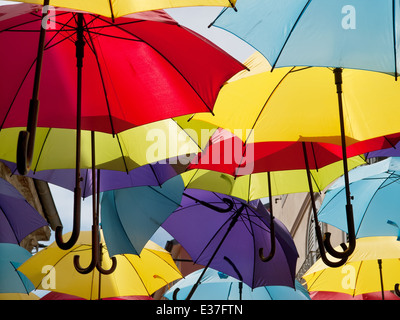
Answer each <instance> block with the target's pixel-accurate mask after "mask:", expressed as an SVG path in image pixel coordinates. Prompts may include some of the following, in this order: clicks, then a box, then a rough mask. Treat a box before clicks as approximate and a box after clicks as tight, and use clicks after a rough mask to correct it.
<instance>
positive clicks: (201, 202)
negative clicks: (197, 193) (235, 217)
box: [183, 193, 235, 213]
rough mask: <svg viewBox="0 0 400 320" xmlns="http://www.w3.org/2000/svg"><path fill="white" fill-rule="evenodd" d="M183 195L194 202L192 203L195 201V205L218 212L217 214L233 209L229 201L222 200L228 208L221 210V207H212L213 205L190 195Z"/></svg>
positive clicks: (231, 202)
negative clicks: (198, 204)
mask: <svg viewBox="0 0 400 320" xmlns="http://www.w3.org/2000/svg"><path fill="white" fill-rule="evenodd" d="M183 195H184V196H186V197H188V198H190V199H192V200H194V201H196V202H197V203H200V204H201V205H203V206H205V207H207V208H209V209H212V210H214V211H218V212H221V213H223V212H229V211H232V209H233V207H234V205H235V204H234V203H233V201H232V200H231V199H228V198H222V201H223V202H224V203H226V204H227V205H228V207H227V208H221V207H217V206H214V205H212V204H210V203H207V202H205V201H203V200H199V199H196V198H195V197H192V196H191V195H188V194H186V193H183Z"/></svg>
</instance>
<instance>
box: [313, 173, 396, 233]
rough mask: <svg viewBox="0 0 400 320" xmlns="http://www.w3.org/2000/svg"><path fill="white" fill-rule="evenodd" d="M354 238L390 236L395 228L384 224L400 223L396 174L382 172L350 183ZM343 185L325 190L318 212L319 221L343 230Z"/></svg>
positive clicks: (344, 227)
mask: <svg viewBox="0 0 400 320" xmlns="http://www.w3.org/2000/svg"><path fill="white" fill-rule="evenodd" d="M350 188H351V194H352V196H353V197H354V200H353V202H352V203H353V212H354V223H355V226H356V236H357V237H359V238H360V237H373V236H393V235H396V236H397V235H398V234H399V229H398V228H396V227H395V226H393V225H391V224H389V223H388V221H389V220H390V221H393V222H395V223H400V219H399V211H398V209H399V207H400V202H399V201H400V200H399V197H398V194H399V177H398V176H397V174H395V175H391V174H390V173H383V174H378V175H374V176H370V177H369V178H365V179H363V180H360V181H358V182H353V183H351V185H350ZM344 203H345V194H344V188H336V189H332V190H329V191H328V192H327V194H326V196H325V198H324V201H323V203H322V205H321V208H320V210H319V212H318V217H319V219H320V221H322V222H325V223H328V224H331V225H333V226H335V227H337V228H339V229H341V230H343V231H345V232H347V224H346V217H345V212H344V210H343V204H344Z"/></svg>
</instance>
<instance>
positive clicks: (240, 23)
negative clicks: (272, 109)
mask: <svg viewBox="0 0 400 320" xmlns="http://www.w3.org/2000/svg"><path fill="white" fill-rule="evenodd" d="M399 9H400V7H399V3H397V2H396V1H390V0H384V1H379V2H377V1H374V0H366V1H365V0H355V1H352V2H351V3H349V2H348V1H347V2H346V1H345V0H339V1H329V0H324V1H310V0H300V1H296V3H293V1H291V0H284V1H278V2H277V1H274V0H249V1H246V2H244V1H242V2H241V1H239V3H238V4H237V11H234V10H232V9H227V10H224V11H225V12H224V13H223V14H221V15H220V16H219V17H218V19H217V21H216V23H215V24H214V25H215V26H217V27H220V28H223V29H225V30H227V31H230V32H232V33H233V34H235V35H237V36H238V37H240V38H241V39H243V40H245V41H246V42H248V43H249V44H251V45H252V46H253V47H255V48H256V49H257V50H258V51H260V52H261V53H262V54H263V55H264V56H265V57H266V58H267V59H268V61H269V62H270V63H271V65H272V66H274V67H284V66H324V67H343V68H355V69H367V70H372V71H380V72H388V73H397V72H398V70H399V66H400V64H399V61H398V57H397V51H398V46H399V42H400V41H399V34H398V28H399V24H398V21H399V12H400V10H399ZM372 22H373V23H372Z"/></svg>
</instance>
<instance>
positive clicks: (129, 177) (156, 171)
mask: <svg viewBox="0 0 400 320" xmlns="http://www.w3.org/2000/svg"><path fill="white" fill-rule="evenodd" d="M0 161H1V160H0ZM3 162H4V163H5V164H6V165H7V166H8V167H9V168H10V170H11V172H12V174H18V171H17V165H16V164H15V163H12V162H9V161H3ZM99 170H100V175H101V180H100V186H99V187H100V189H99V191H100V192H104V191H107V190H115V189H120V188H127V187H140V186H160V185H162V184H163V183H164V182H165V181H167V180H168V179H171V178H172V177H174V176H176V175H177V173H176V171H175V170H174V168H173V166H172V165H170V164H168V163H159V162H156V163H152V164H145V165H143V166H140V167H138V168H135V169H132V170H130V171H129V172H123V171H117V170H107V169H99ZM26 176H27V177H30V178H33V179H36V180H43V181H46V182H49V183H51V184H54V185H57V186H60V187H62V188H65V189H68V190H71V191H73V190H74V187H75V170H74V169H53V170H41V171H29V172H28V173H27V174H26ZM80 176H81V178H82V181H81V185H82V190H81V192H82V194H81V196H82V198H86V197H88V196H90V195H92V192H93V188H92V187H93V182H92V169H89V168H87V169H81V170H80Z"/></svg>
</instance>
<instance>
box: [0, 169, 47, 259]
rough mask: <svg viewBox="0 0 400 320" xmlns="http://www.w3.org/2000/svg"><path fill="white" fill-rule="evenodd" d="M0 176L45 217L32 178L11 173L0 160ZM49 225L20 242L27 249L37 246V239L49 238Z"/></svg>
mask: <svg viewBox="0 0 400 320" xmlns="http://www.w3.org/2000/svg"><path fill="white" fill-rule="evenodd" d="M0 178H2V179H4V180H6V181H8V182H9V183H11V184H12V185H13V186H14V187H15V188H16V189H17V190H18V191H19V192H20V193H21V194H22V195H23V196H24V197H25V199H26V200H27V201H28V202H29V203H30V204H31V205H32V206H33V207H34V208H35V209H36V210H37V211H38V212H39V213H40V214H41V215H42V216H43V217H44V218H45V219H46V217H45V214H44V209H43V206H42V203H41V201H40V197H39V195H38V193H37V190H36V187H35V184H34V181H33V179H32V178H28V177H25V176H20V175H17V174H15V175H14V174H12V172H11V170H10V169H9V168H8V167H7V166H6V165H5V164H4V163H2V162H0ZM50 232H51V231H50V227H47V226H46V227H42V228H40V229H38V230H36V231H35V232H34V233H31V234H30V235H28V236H27V237H26V238H25V239H24V240H22V242H21V243H20V246H21V247H24V248H25V249H27V250H28V251H30V252H31V251H32V250H33V249H34V248H38V246H39V243H38V241H48V240H49V239H50Z"/></svg>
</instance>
